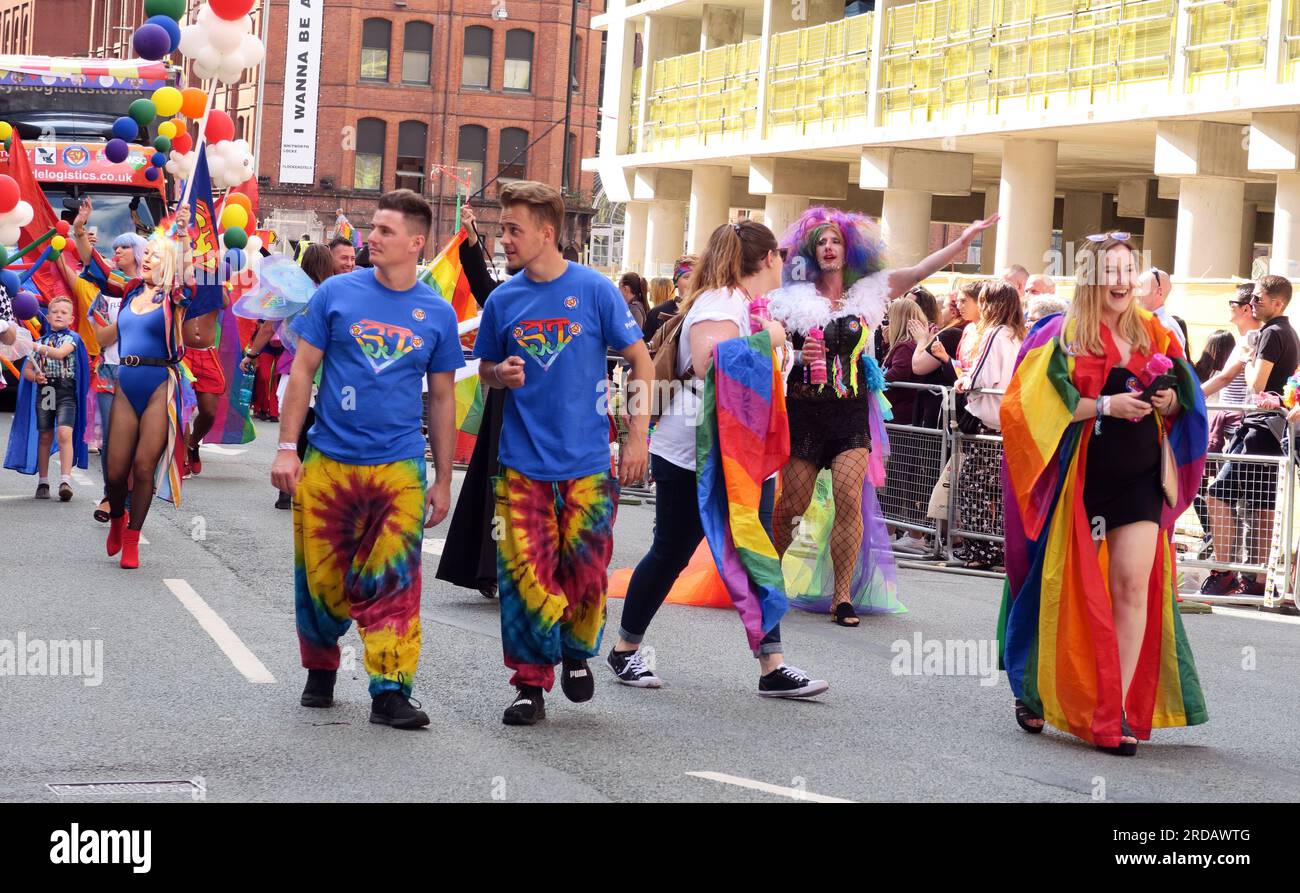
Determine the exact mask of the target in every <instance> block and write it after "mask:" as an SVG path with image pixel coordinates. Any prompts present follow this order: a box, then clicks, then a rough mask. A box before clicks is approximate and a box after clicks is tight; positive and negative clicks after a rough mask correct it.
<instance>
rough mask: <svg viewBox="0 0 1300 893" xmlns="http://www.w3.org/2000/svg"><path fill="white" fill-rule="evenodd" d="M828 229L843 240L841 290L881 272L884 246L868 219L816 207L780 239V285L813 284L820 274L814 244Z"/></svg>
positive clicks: (804, 213)
mask: <svg viewBox="0 0 1300 893" xmlns="http://www.w3.org/2000/svg"><path fill="white" fill-rule="evenodd" d="M828 226H833V227H835V228H836V229H838V230H839V231H840V234H841V235H842V236H843V237H844V287H845V288H849V287H850V286H852V285H853V283H855V282H857V281H858V280H859V279H862V278H865V277H867V276H870V275H872V274H873V273H879V272H880V271H881V270H883V269H885V256H884V254H885V246H884V244H883V243H882V242H881V241H880V231H879V230H877V229H876V225H875V224H874V223H872V222H871V220H870V219H868V218H867V217H866V216H865V215H862V214H857V213H854V212H852V211H841V210H839V209H838V208H827V207H822V206H820V205H819V206H817V207H813V208H809V209H808V210H807V211H804V212H803V214H801V215H800V216H799V219H798V220H797V221H795V223H794V224H793V225H792V226H791V227H790V228H789V229H788V230H786V231H785V235H784V236H783V237H782V238H781V247H782V248H784V249H785V251H786V255H785V266H784V267H782V269H781V280H782V283H783V284H785V285H790V284H793V283H796V282H812V283H816V282H817V280H818V278H819V277H820V276H821V272H822V271H821V267H819V266H818V265H817V240H818V239H819V238H820V237H821V234H822V231H823V230H824V229H826V227H828Z"/></svg>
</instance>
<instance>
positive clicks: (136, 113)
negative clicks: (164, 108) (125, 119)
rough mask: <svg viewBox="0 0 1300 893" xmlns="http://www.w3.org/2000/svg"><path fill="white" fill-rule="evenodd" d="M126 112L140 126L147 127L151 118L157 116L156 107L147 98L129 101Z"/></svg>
mask: <svg viewBox="0 0 1300 893" xmlns="http://www.w3.org/2000/svg"><path fill="white" fill-rule="evenodd" d="M127 114H128V115H130V116H131V118H132V119H133V120H134V121H135V123H137V124H139V125H140V126H141V127H148V126H149V125H150V124H152V123H153V119H154V118H156V117H158V109H157V108H155V107H154V104H153V103H152V102H150V101H149V100H148V99H137V100H136V101H135V102H133V103H131V108H130V109H128V110H127Z"/></svg>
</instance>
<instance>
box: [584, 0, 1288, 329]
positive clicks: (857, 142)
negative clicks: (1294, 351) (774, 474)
mask: <svg viewBox="0 0 1300 893" xmlns="http://www.w3.org/2000/svg"><path fill="white" fill-rule="evenodd" d="M861 6H862V4H854V5H853V6H851V7H849V9H850V10H854V9H857V8H860V7H861ZM875 7H876V8H875V9H874V11H870V12H866V13H863V14H859V15H850V16H847V17H846V14H845V12H846V10H845V5H844V3H842V2H840V0H797V2H794V3H791V2H789V0H729V2H720V3H704V2H700V0H644V2H640V3H629V2H626V0H610V3H609V10H608V12H607V13H606V14H604V15H601V16H597V17H596V18H595V19H594V20H593V27H595V28H596V29H598V30H602V31H605V32H606V33H607V53H608V56H607V61H606V77H605V90H604V96H603V107H602V132H601V143H600V152H599V153H598V154H597V155H595V156H593V157H589V158H587V159H585V160H584V162H583V164H584V167H585V168H586V169H589V170H593V171H598V172H599V173H600V176H601V180H602V183H603V186H604V188H605V190H606V192H607V193H608V194H609V197H610V199H611V200H614V201H624V202H627V206H626V212H625V221H626V231H625V233H624V244H625V246H626V249H625V250H626V258H627V261H626V263H625V266H626V267H629V268H633V269H640V270H641V271H642V272H643V273H645V274H647V275H650V274H657V273H660V272H661V271H663V270H665V269H668V268H669V265H670V264H671V262H672V260H673V258H675V257H676V256H677V255H678V254H679V253H680V252H681V251H682V250H683V249H686V250H697V249H698V248H700V247H701V246H702V244H703V242H704V240H705V239H706V238H707V236H708V234H709V233H710V231H711V230H712V229H713V228H714V227H716V226H717V225H719V224H720V223H723V222H725V221H727V220H728V219H731V218H734V217H735V216H736V215H737V214H741V213H749V214H753V215H755V216H758V217H761V218H762V219H764V220H765V221H766V222H767V223H768V224H769V226H771V227H772V228H773V229H774V230H777V231H778V233H779V232H780V231H781V230H782V229H783V228H784V227H785V226H787V225H788V224H789V223H790V222H791V221H792V220H793V219H795V217H796V216H797V215H798V214H799V213H800V212H801V211H802V210H803V209H804V208H806V207H807V206H808V204H809V203H810V202H823V203H828V204H834V205H839V206H843V207H849V208H855V209H859V210H862V211H865V212H866V213H869V214H871V215H874V216H878V217H879V219H880V223H881V226H882V229H883V230H884V233H885V235H886V238H887V240H888V244H889V247H890V249H891V251H892V253H893V257H894V260H895V262H898V263H907V262H911V261H914V260H915V259H917V258H919V257H920V256H922V255H924V253H925V251H926V248H927V245H928V243H929V242H930V239H929V234H930V231H931V224H932V223H934V222H940V223H969V222H970V221H971V220H973V219H975V218H977V217H982V216H985V215H986V214H991V213H993V212H994V211H997V212H999V213H1000V214H1001V222H1000V223H999V224H998V226H997V228H996V233H995V235H994V236H993V237H992V238H987V239H985V240H984V244H983V245H981V246H980V248H981V251H980V260H981V265H982V267H983V269H984V270H985V271H992V270H995V269H998V268H1001V267H1004V266H1007V265H1009V264H1013V263H1019V264H1023V265H1024V266H1025V267H1027V268H1028V269H1029V270H1031V271H1033V272H1037V271H1041V270H1045V269H1050V268H1051V267H1052V266H1053V264H1056V265H1057V267H1058V268H1057V269H1056V270H1055V272H1057V273H1068V272H1069V270H1068V269H1061V268H1060V267H1066V268H1068V266H1070V264H1071V263H1072V252H1071V251H1069V250H1066V251H1065V252H1064V255H1065V257H1064V258H1062V257H1061V256H1060V252H1055V253H1054V252H1053V251H1052V248H1053V245H1054V244H1060V243H1064V244H1065V245H1066V246H1068V245H1069V244H1070V243H1072V242H1077V241H1078V240H1080V239H1081V238H1082V237H1083V236H1084V235H1086V234H1089V233H1096V232H1100V231H1105V230H1109V229H1111V228H1118V229H1124V230H1128V231H1130V232H1132V233H1133V234H1134V238H1135V240H1136V243H1137V244H1138V245H1139V247H1141V248H1143V249H1144V250H1146V251H1147V252H1149V258H1150V261H1151V262H1152V263H1154V264H1155V265H1157V266H1160V267H1162V268H1163V269H1165V270H1167V271H1170V272H1172V274H1173V277H1174V281H1175V283H1176V292H1175V297H1174V299H1173V306H1174V308H1175V312H1179V311H1180V301H1183V302H1188V301H1191V298H1190V297H1189V296H1190V295H1192V294H1193V293H1200V292H1199V291H1198V290H1197V289H1196V288H1194V287H1193V286H1194V285H1195V283H1197V282H1203V281H1206V280H1210V281H1215V280H1223V279H1227V278H1231V277H1234V276H1248V275H1250V272H1251V266H1252V261H1253V260H1254V259H1255V257H1256V255H1266V256H1267V257H1268V264H1269V265H1270V266H1271V268H1272V269H1273V270H1274V271H1276V272H1280V273H1283V274H1285V275H1297V274H1300V216H1298V215H1300V5H1297V4H1295V3H1292V2H1286V0H1271V2H1270V0H1235V2H1233V3H1221V2H1200V0H1123V2H1121V0H919V2H917V0H877V3H876V4H875ZM1202 291H1204V290H1203V289H1202ZM1216 300H1217V299H1216ZM1207 307H1208V305H1207ZM1185 312H1187V313H1189V314H1190V315H1191V316H1196V315H1197V311H1195V310H1194V308H1191V307H1190V305H1187V309H1186V311H1185ZM1211 313H1213V314H1215V317H1214V318H1215V319H1218V317H1220V316H1222V308H1218V307H1217V305H1215V310H1213V311H1210V310H1206V314H1211ZM1211 321H1212V320H1209V319H1207V320H1206V323H1207V324H1209V323H1210V322H1211Z"/></svg>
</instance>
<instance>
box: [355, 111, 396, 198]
mask: <svg viewBox="0 0 1300 893" xmlns="http://www.w3.org/2000/svg"><path fill="white" fill-rule="evenodd" d="M387 137H388V128H387V126H386V125H385V124H384V122H383V121H380V120H379V119H378V118H362V119H361V120H360V121H358V122H357V157H356V162H355V164H354V166H353V169H352V187H353V188H354V189H373V190H375V191H378V190H380V189H382V188H383V185H384V141H385V140H386V139H387Z"/></svg>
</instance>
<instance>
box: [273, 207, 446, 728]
mask: <svg viewBox="0 0 1300 893" xmlns="http://www.w3.org/2000/svg"><path fill="white" fill-rule="evenodd" d="M432 225H433V211H432V209H430V207H429V203H428V202H426V201H425V200H424V199H422V198H421V197H420V196H419V195H417V194H416V193H414V192H412V191H411V190H409V189H398V190H395V191H393V192H388V193H385V194H384V195H383V196H382V197H381V198H380V199H379V207H378V209H377V210H376V211H375V214H374V217H373V227H372V228H371V230H370V234H369V236H368V241H369V245H370V256H371V258H373V260H374V263H375V265H374V267H373V268H372V269H367V270H358V271H355V272H352V273H346V274H344V275H341V276H334V277H332V278H330V279H327V280H326V281H325V282H323V283H322V284H321V286H320V288H319V289H317V290H316V293H315V294H314V295H313V296H312V299H311V303H309V304H308V305H307V309H306V310H304V311H303V312H302V313H301V314H300V315H299V316H298V317H297V318H296V319H295V320H294V321H293V323H291V325H290V331H292V332H293V333H295V334H297V335H298V336H299V341H298V348H297V355H296V356H295V357H294V361H293V371H292V372H291V373H290V375H289V387H288V390H287V391H286V392H285V398H284V406H283V407H282V410H281V415H280V445H279V451H278V452H277V453H276V456H275V462H274V464H273V465H272V466H271V483H272V484H274V485H275V486H276V488H277V489H279V490H284V491H288V492H289V493H291V494H292V495H293V543H294V549H293V552H294V556H293V557H294V610H295V615H296V617H297V623H298V647H299V651H300V653H301V655H302V665H303V667H305V668H306V670H307V684H306V686H305V687H304V688H303V692H302V697H301V699H300V703H301V704H302V705H303V706H304V707H330V706H332V705H333V703H334V683H335V679H336V677H337V675H338V667H339V656H340V652H339V639H340V638H342V636H343V634H344V633H345V632H347V629H348V627H349V626H350V625H351V623H352V621H353V620H355V621H356V622H357V628H358V630H359V632H360V633H361V641H362V643H363V644H364V645H365V665H366V673H367V674H368V675H369V677H370V696H371V698H372V701H371V708H370V721H371V722H373V723H380V724H383V725H388V726H392V727H394V728H399V729H416V728H420V727H422V726H426V725H428V724H429V717H428V715H427V714H426V713H425V712H424V711H423V710H420V709H418V707H416V706H414V705H412V703H411V700H410V695H411V685H412V683H413V682H414V680H415V671H416V667H417V665H418V664H419V660H420V579H421V577H420V570H421V556H422V551H421V547H422V544H423V542H424V528H425V527H432V526H434V525H435V524H437V523H439V522H440V521H442V519H443V518H445V517H446V515H447V510H448V508H449V507H450V505H451V458H452V453H453V452H454V450H455V444H456V395H455V391H454V382H453V377H454V373H455V370H457V369H459V368H460V367H461V366H462V365H463V364H464V359H463V355H462V353H461V349H460V340H459V337H458V336H457V333H456V312H455V311H454V310H453V309H452V307H451V304H449V303H448V302H446V301H444V300H443V299H442V298H441V297H440V296H439V295H438V294H437V293H436V292H435V291H434V290H433V289H432V288H430V287H429V286H428V285H426V284H425V283H423V282H420V281H419V280H418V279H417V273H416V265H417V263H418V261H419V258H420V254H421V252H422V251H423V250H424V245H425V241H426V240H427V239H428V234H429V228H430V227H431V226H432ZM317 369H320V370H321V379H320V389H319V390H318V392H317V395H316V422H315V424H314V425H312V428H311V431H310V432H308V436H309V438H310V441H311V443H310V446H309V447H308V449H307V458H306V459H305V460H300V459H299V458H298V436H299V434H300V433H301V431H302V423H303V419H304V418H305V417H306V415H307V405H308V403H309V402H310V400H311V390H312V380H313V379H314V378H315V377H316V370H317ZM426 380H427V382H428V387H429V400H428V416H429V417H428V427H429V447H430V449H431V451H432V453H433V456H434V460H433V467H434V481H433V484H432V486H428V487H426V478H425V459H424V451H425V441H424V437H423V435H422V433H421V431H420V422H421V417H422V416H423V415H424V407H425V401H424V396H423V393H422V388H421V382H423V381H426Z"/></svg>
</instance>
